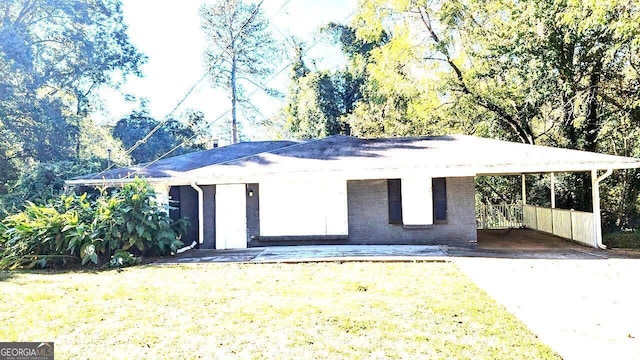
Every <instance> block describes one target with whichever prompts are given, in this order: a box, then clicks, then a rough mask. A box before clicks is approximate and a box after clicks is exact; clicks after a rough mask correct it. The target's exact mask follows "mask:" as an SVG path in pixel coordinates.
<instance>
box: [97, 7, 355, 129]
mask: <svg viewBox="0 0 640 360" xmlns="http://www.w3.org/2000/svg"><path fill="white" fill-rule="evenodd" d="M203 3H205V1H202V0H182V1H175V0H123V12H124V18H125V22H126V23H127V25H128V31H129V36H130V40H131V42H132V43H133V44H134V45H135V46H136V47H137V48H138V50H139V51H141V52H143V53H144V54H145V55H147V56H148V58H149V61H148V63H147V64H146V65H144V67H143V72H144V74H145V76H144V77H143V78H134V77H130V78H129V79H128V80H127V81H126V83H125V84H124V85H123V86H122V87H121V92H122V93H126V94H131V95H134V96H135V97H136V98H137V99H141V98H146V99H147V100H148V109H149V111H150V113H151V116H152V117H153V118H155V119H158V120H161V119H164V118H165V117H166V116H167V115H169V114H171V112H172V110H173V109H174V108H175V107H176V105H177V104H178V103H179V102H180V100H181V99H182V98H183V97H184V96H185V94H187V92H188V91H189V89H191V88H192V87H193V86H194V85H195V84H197V83H198V80H200V79H201V78H202V76H203V75H204V69H205V66H204V64H203V55H202V54H203V50H204V47H205V38H204V34H203V32H202V30H201V29H200V17H199V14H198V10H199V8H200V6H201V5H202V4H203ZM208 3H210V2H208ZM356 7H357V0H322V1H315V0H264V2H263V4H262V8H263V10H264V13H265V15H266V17H267V18H268V19H269V20H270V23H271V25H272V32H273V35H274V37H276V39H278V40H281V39H283V38H285V37H288V36H295V37H297V38H299V39H302V40H303V41H305V42H306V43H307V44H308V45H311V44H313V43H314V42H315V39H316V38H317V30H318V28H320V27H321V26H323V25H325V24H326V23H328V22H331V21H335V22H344V20H345V19H348V18H349V15H350V14H352V13H353V11H354V10H355V9H356ZM307 55H308V57H309V58H312V59H314V60H315V62H316V64H318V66H319V67H320V68H329V67H332V66H336V64H340V62H341V61H343V58H342V57H341V56H340V52H339V50H338V49H337V48H336V47H332V46H331V45H330V44H328V42H327V41H320V42H318V43H317V45H315V46H314V47H313V48H311V49H310V51H309V52H308V53H307ZM287 63H288V61H286V60H283V61H282V65H280V66H278V67H277V68H276V71H279V70H281V69H282V68H283V67H284V66H285V65H287ZM288 70H289V69H287V70H285V71H283V72H282V74H281V75H280V76H278V77H277V78H275V79H273V80H272V81H271V82H270V83H269V84H268V86H271V87H275V88H277V89H279V90H281V91H283V92H284V91H285V90H286V88H287V85H288V84H287V82H288V76H289V71H288ZM252 90H253V89H250V90H249V91H252ZM101 97H102V99H103V103H104V109H103V110H102V111H101V112H99V113H97V114H96V117H97V118H98V119H99V121H101V122H107V123H114V122H116V121H117V120H118V119H120V118H122V117H125V116H126V115H128V114H129V113H130V112H131V110H133V109H136V108H137V107H138V103H137V102H130V101H129V102H128V101H125V99H124V96H122V94H121V93H119V92H117V91H115V90H110V89H103V90H102V91H101ZM252 102H253V103H254V104H255V105H256V106H258V107H260V110H261V112H262V113H263V114H264V116H266V117H268V116H270V115H272V114H273V113H274V112H275V111H277V110H278V109H279V108H280V107H281V106H282V100H278V99H274V98H269V97H267V96H264V95H262V94H258V93H256V95H254V97H253V98H252ZM229 107H230V105H229V100H228V97H227V95H226V93H225V92H224V91H221V90H214V89H212V88H211V87H210V86H209V84H208V82H207V80H205V81H202V82H201V83H200V84H199V85H197V86H196V87H195V88H194V90H193V92H192V93H191V94H190V95H189V96H188V98H187V99H186V100H185V101H184V102H183V103H182V104H181V106H180V107H179V108H178V109H176V110H175V111H174V112H173V115H174V116H178V117H179V116H180V115H181V114H183V113H184V111H185V110H187V109H194V110H200V111H203V112H204V113H205V117H206V119H207V120H208V121H213V120H214V119H216V118H218V117H219V116H220V115H221V114H223V113H224V112H225V111H227V110H228V109H229ZM253 130H255V129H253ZM247 132H249V133H250V134H249V135H250V137H251V138H252V139H257V138H260V134H258V133H255V131H253V133H252V131H251V129H247Z"/></svg>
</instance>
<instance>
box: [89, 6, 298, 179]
mask: <svg viewBox="0 0 640 360" xmlns="http://www.w3.org/2000/svg"><path fill="white" fill-rule="evenodd" d="M289 1H290V0H288V1H287V2H286V3H288V2H289ZM263 2H264V0H261V1H260V2H259V3H258V5H257V6H256V8H255V9H254V10H253V12H252V13H251V15H250V16H249V17H248V18H247V20H246V21H245V22H244V23H243V24H242V26H241V27H240V29H239V30H238V32H237V33H236V34H235V35H234V37H233V38H232V39H231V40H229V42H228V43H227V45H226V47H225V48H223V49H222V51H221V52H220V54H219V55H218V56H217V57H216V58H215V59H214V61H213V64H212V65H211V66H209V68H208V69H207V70H206V71H205V72H204V74H203V75H202V76H201V77H200V78H199V79H198V81H196V82H195V83H194V84H193V86H191V87H190V88H189V90H188V91H187V92H186V93H185V95H184V96H183V97H182V98H181V99H180V101H178V103H177V104H176V105H175V106H174V107H173V109H171V111H170V112H169V113H168V114H167V115H166V116H165V118H164V119H163V120H162V121H160V122H159V123H158V124H157V125H156V126H155V127H154V128H153V129H151V130H150V131H149V132H148V133H147V134H146V135H145V136H144V137H143V138H142V139H140V140H138V141H136V142H135V144H133V145H132V146H131V147H130V148H129V149H127V150H126V151H125V153H124V154H125V155H129V154H131V153H132V152H133V151H134V150H135V149H137V148H138V147H140V145H142V144H144V143H146V142H147V140H149V138H151V136H153V134H155V133H156V132H157V131H158V130H159V129H160V128H162V126H164V125H165V124H166V123H167V122H168V121H169V120H170V117H171V115H172V114H173V113H174V112H175V111H176V110H177V109H178V108H179V107H180V106H181V105H182V104H183V103H184V101H186V99H187V98H188V97H189V96H190V95H191V93H192V92H193V90H194V89H195V88H196V87H197V86H198V85H199V84H200V83H201V82H202V81H203V80H204V79H206V78H207V75H209V73H210V72H211V70H212V69H213V68H214V66H215V65H216V64H217V63H218V61H219V60H220V59H222V55H223V54H224V52H225V51H226V50H228V49H229V47H231V44H233V42H234V41H236V39H237V38H238V36H240V35H241V34H242V32H243V31H244V29H245V28H246V27H247V26H248V25H249V23H251V21H253V19H254V18H255V16H256V15H257V14H258V11H259V10H260V7H261V6H262V3H263ZM286 3H285V4H286ZM282 8H284V6H282V7H281V8H280V10H281V9H282ZM280 10H278V12H279V11H280ZM276 14H277V13H276ZM114 166H115V164H110V165H109V166H107V168H106V169H104V170H102V171H101V172H100V173H98V174H96V176H95V177H100V176H101V175H103V174H104V173H105V172H107V171H109V170H111V168H113V167H114Z"/></svg>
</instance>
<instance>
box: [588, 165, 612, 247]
mask: <svg viewBox="0 0 640 360" xmlns="http://www.w3.org/2000/svg"><path fill="white" fill-rule="evenodd" d="M612 173H613V168H609V169H607V171H606V172H605V173H604V174H602V175H601V176H597V175H598V171H597V170H593V171H592V173H591V179H592V183H591V192H592V194H593V216H594V220H595V221H594V228H595V237H596V245H597V246H598V248H600V249H603V250H604V249H606V248H607V246H606V245H605V244H603V243H602V218H601V215H600V182H602V180H604V179H606V178H608V177H609V176H610V175H611V174H612Z"/></svg>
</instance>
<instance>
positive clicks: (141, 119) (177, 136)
mask: <svg viewBox="0 0 640 360" xmlns="http://www.w3.org/2000/svg"><path fill="white" fill-rule="evenodd" d="M188 116H189V119H188V120H189V121H190V122H189V123H188V124H187V125H185V124H183V123H182V122H180V121H178V120H176V119H169V120H167V121H166V122H164V124H163V125H162V126H160V127H158V125H159V124H160V122H159V121H157V120H155V119H153V118H151V117H150V116H149V115H148V113H146V112H145V110H144V109H143V110H141V111H133V112H132V113H131V114H130V115H129V116H128V117H126V118H123V119H120V120H119V121H118V122H117V123H116V125H115V126H114V127H113V129H112V135H113V137H114V138H116V139H119V140H120V141H122V144H123V145H124V147H125V148H127V149H130V148H132V147H133V146H134V145H136V144H137V145H138V146H137V147H136V148H135V149H134V150H133V151H131V154H130V155H131V159H132V160H133V162H134V163H136V164H140V163H145V162H149V161H154V160H157V159H158V158H159V157H161V156H164V155H165V154H166V153H168V152H169V151H170V150H173V149H174V148H176V147H177V149H176V150H175V151H172V152H171V155H172V156H175V155H181V154H186V153H189V152H193V151H196V150H201V149H203V148H204V144H203V143H201V142H198V141H195V142H194V141H192V140H194V139H195V140H197V137H196V136H195V135H196V133H197V128H198V127H199V126H200V122H201V119H202V113H199V112H189V113H188ZM155 128H157V130H156V131H155V133H153V135H152V136H151V137H149V138H148V139H147V140H146V141H145V142H144V143H138V142H139V141H140V140H141V139H143V138H144V137H145V136H147V134H149V133H150V132H151V131H152V130H153V129H155Z"/></svg>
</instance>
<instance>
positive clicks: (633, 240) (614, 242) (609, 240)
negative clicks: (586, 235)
mask: <svg viewBox="0 0 640 360" xmlns="http://www.w3.org/2000/svg"><path fill="white" fill-rule="evenodd" d="M603 243H604V244H605V245H607V247H610V248H627V249H640V231H639V230H634V231H616V232H613V233H609V234H605V235H604V239H603Z"/></svg>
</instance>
